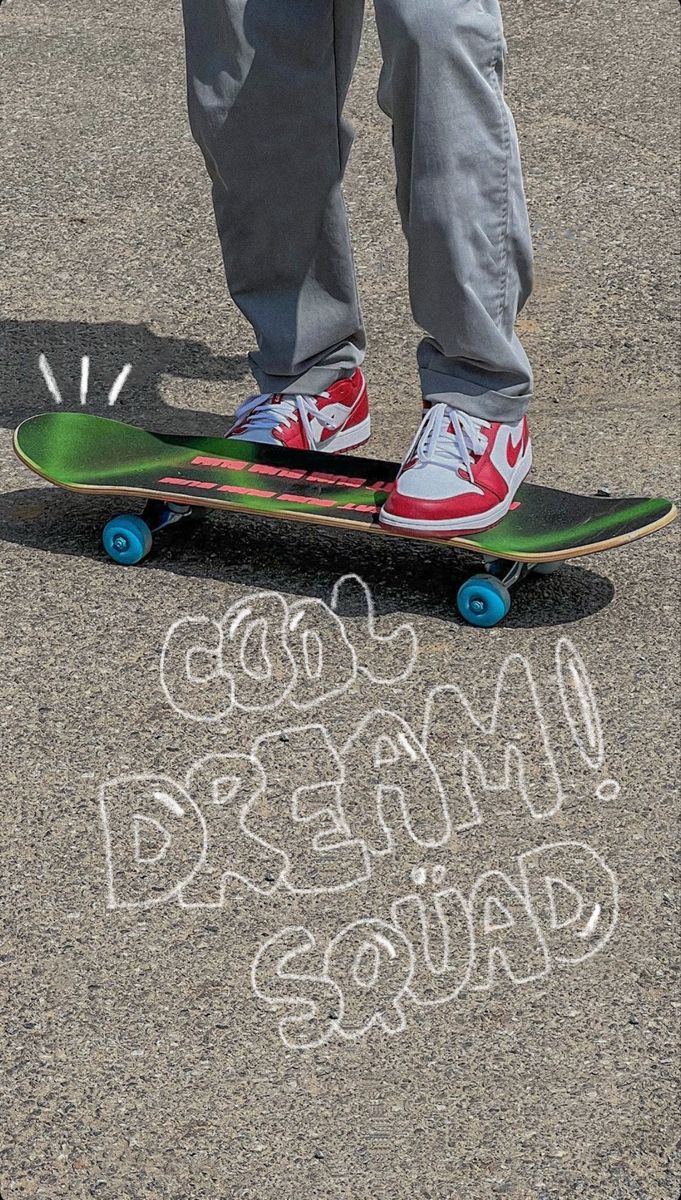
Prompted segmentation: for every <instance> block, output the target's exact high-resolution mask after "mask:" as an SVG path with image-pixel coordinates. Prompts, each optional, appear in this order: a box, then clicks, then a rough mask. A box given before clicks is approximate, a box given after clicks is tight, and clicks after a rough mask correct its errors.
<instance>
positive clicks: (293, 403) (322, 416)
mask: <svg viewBox="0 0 681 1200" xmlns="http://www.w3.org/2000/svg"><path fill="white" fill-rule="evenodd" d="M275 396H276V397H277V403H276V404H274V403H273V400H274V397H275ZM319 396H322V397H324V399H328V398H329V393H328V392H319V393H318V395H317V396H305V395H299V396H296V395H294V394H293V393H292V392H291V393H289V392H284V393H281V392H263V393H262V394H261V395H259V396H249V397H248V399H247V400H244V402H243V404H240V405H239V407H238V409H237V410H236V413H235V417H234V423H235V424H236V425H238V424H240V423H241V422H246V423H247V424H248V425H249V426H251V428H254V429H270V430H274V429H277V428H278V427H279V426H280V425H283V426H285V427H286V428H288V427H289V426H290V425H291V422H292V421H295V420H296V417H297V418H298V419H299V420H300V423H301V425H302V426H303V429H304V430H305V432H306V434H307V436H308V440H309V441H312V439H313V434H312V429H311V426H310V421H311V419H312V418H313V417H314V418H315V420H317V421H319V423H320V425H324V426H325V427H328V426H330V425H335V423H336V421H335V418H334V417H332V416H329V415H328V414H327V413H325V412H324V411H323V410H322V409H319V408H318V407H317V400H318V398H319Z"/></svg>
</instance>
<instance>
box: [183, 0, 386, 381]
mask: <svg viewBox="0 0 681 1200" xmlns="http://www.w3.org/2000/svg"><path fill="white" fill-rule="evenodd" d="M363 6H364V0H183V8H184V22H185V37H186V50H187V81H188V99H189V116H190V124H191V128H192V132H193V134H194V137H195V139H196V141H197V142H198V144H199V146H200V148H201V150H202V152H203V155H204V158H205V160H206V165H207V167H208V171H209V173H210V176H211V179H212V181H213V202H214V207H215V216H216V222H217V228H218V234H219V237H220V243H221V246H222V254H223V260H224V264H225V272H226V276H227V284H228V287H229V291H230V294H231V296H232V299H233V300H234V302H235V303H236V304H237V306H238V307H239V309H240V310H241V312H242V313H243V314H244V316H245V317H246V318H247V320H248V321H249V322H250V324H251V325H252V327H253V330H254V332H255V336H256V340H257V344H258V349H257V352H253V353H251V354H250V355H249V361H250V364H251V368H252V370H253V374H254V375H255V378H256V380H257V383H258V386H259V389H260V391H262V392H283V391H289V392H290V391H295V392H299V391H303V392H310V393H314V392H319V391H322V390H323V389H324V388H326V387H328V386H329V385H330V384H331V383H333V382H334V381H335V380H336V379H338V378H340V377H342V376H345V375H351V374H352V373H353V371H354V370H355V368H356V367H357V366H358V364H359V363H360V362H361V361H362V360H363V358H364V351H365V345H366V340H365V334H364V328H363V320H362V313H361V308H360V302H359V297H358V294H357V285H356V280H355V271H354V264H353V258H352V249H351V244H350V235H349V230H348V221H347V212H346V208H345V201H344V198H343V194H342V190H341V181H342V177H343V174H344V171H345V166H346V163H347V159H348V155H349V152H350V147H351V145H352V142H353V140H354V131H353V129H352V127H351V126H350V125H349V123H348V122H346V121H345V120H344V118H343V117H342V108H343V104H344V101H345V97H346V94H347V91H348V87H349V85H350V81H351V77H352V73H353V69H354V66H355V63H356V60H357V54H358V50H359V44H360V37H361V29H362V16H363Z"/></svg>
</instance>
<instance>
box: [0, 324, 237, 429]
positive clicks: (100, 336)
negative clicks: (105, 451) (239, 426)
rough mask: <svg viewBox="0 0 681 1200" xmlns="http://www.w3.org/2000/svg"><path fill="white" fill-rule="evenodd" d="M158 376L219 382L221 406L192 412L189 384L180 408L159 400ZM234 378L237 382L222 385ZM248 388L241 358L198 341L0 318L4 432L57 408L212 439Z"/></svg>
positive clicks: (113, 327) (138, 330)
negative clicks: (114, 393)
mask: <svg viewBox="0 0 681 1200" xmlns="http://www.w3.org/2000/svg"><path fill="white" fill-rule="evenodd" d="M41 355H44V356H45V359H46V360H47V362H48V364H49V367H50V370H51V372H52V375H53V377H54V380H55V382H56V384H57V387H58V389H59V393H60V394H61V397H62V401H63V402H62V403H61V404H57V403H56V401H55V399H54V397H53V396H52V395H51V394H50V390H49V388H48V385H47V383H46V382H45V378H44V375H43V373H42V371H41V369H40V365H39V359H40V356H41ZM85 356H87V357H88V358H89V360H90V363H89V380H88V388H87V406H86V407H85V408H83V406H82V405H81V403H80V388H81V360H82V358H83V357H85ZM127 363H130V365H131V371H130V373H129V375H128V376H127V378H126V379H125V382H124V384H123V387H122V388H121V391H120V394H119V396H118V398H117V400H116V402H115V404H114V405H113V406H111V405H109V393H110V391H111V388H112V386H113V384H114V382H115V380H116V379H117V377H118V376H119V375H120V372H121V371H122V369H123V368H124V367H125V366H126V364H127ZM164 376H165V377H167V376H171V377H174V378H176V379H178V378H179V379H186V380H202V381H208V382H216V383H224V384H225V405H224V409H223V410H222V411H220V412H217V413H215V412H206V411H205V409H203V410H202V409H200V408H198V409H197V408H196V407H194V404H195V403H196V398H195V396H192V395H191V389H190V388H187V400H188V404H187V407H183V406H178V405H177V404H175V403H173V404H169V403H167V401H166V400H164V398H163V378H164ZM242 380H243V386H241V387H238V388H234V387H233V386H231V387H230V385H234V384H235V383H239V384H241V381H242ZM255 390H256V388H255V385H254V382H253V379H252V376H251V375H250V371H249V367H248V360H247V358H246V356H245V355H241V354H239V355H227V356H222V355H217V354H213V352H212V351H211V350H210V349H209V348H208V346H205V345H204V344H203V343H202V342H199V341H191V340H187V339H183V338H172V337H159V336H158V335H157V334H155V333H153V332H152V330H151V329H149V328H148V327H147V326H146V325H132V324H127V323H125V322H123V321H106V322H103V323H101V324H96V323H89V322H87V321H0V426H4V427H5V428H6V429H14V428H15V426H17V425H18V424H19V423H20V421H23V420H25V419H26V418H27V417H31V416H33V415H34V414H35V413H39V412H46V411H47V410H49V409H54V410H55V411H56V410H57V409H59V410H60V411H75V410H77V411H81V412H82V411H85V412H94V413H97V414H98V415H100V416H105V417H113V418H115V419H116V420H118V421H129V422H131V423H132V424H135V425H143V426H144V427H145V428H147V429H152V430H154V431H157V432H159V433H186V432H187V430H189V429H190V430H191V431H192V433H197V434H208V435H210V434H213V435H217V436H220V435H222V434H223V433H224V432H225V428H226V426H227V424H228V423H229V417H230V415H231V413H232V412H233V411H234V408H235V407H236V402H237V401H238V399H241V398H242V396H243V395H244V394H246V393H247V392H248V391H255ZM192 400H193V401H194V404H192V403H191V401H192Z"/></svg>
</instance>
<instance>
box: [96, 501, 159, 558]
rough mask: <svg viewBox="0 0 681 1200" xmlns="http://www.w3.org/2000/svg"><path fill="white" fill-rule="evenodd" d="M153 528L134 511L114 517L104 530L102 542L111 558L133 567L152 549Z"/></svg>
mask: <svg viewBox="0 0 681 1200" xmlns="http://www.w3.org/2000/svg"><path fill="white" fill-rule="evenodd" d="M152 541H153V539H152V536H151V530H150V528H149V526H148V525H147V523H146V521H143V520H142V518H141V517H138V516H135V515H134V514H132V513H125V514H124V515H123V516H122V517H114V518H113V519H112V520H111V521H109V522H107V524H106V525H105V526H104V530H103V532H102V542H103V543H104V549H105V550H106V552H107V554H108V555H109V558H112V559H113V561H114V562H117V563H122V564H123V565H124V566H126V567H131V566H133V565H134V564H135V563H138V562H141V561H142V559H143V558H146V556H147V554H148V553H149V551H150V550H151V544H152Z"/></svg>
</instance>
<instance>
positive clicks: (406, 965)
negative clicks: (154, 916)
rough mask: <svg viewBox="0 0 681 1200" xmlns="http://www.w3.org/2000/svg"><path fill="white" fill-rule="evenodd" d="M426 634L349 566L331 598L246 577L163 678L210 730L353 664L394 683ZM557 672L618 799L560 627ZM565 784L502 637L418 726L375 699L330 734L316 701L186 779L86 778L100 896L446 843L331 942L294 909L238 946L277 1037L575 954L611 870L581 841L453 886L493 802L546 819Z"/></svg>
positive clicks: (577, 735)
mask: <svg viewBox="0 0 681 1200" xmlns="http://www.w3.org/2000/svg"><path fill="white" fill-rule="evenodd" d="M348 589H349V590H353V589H354V591H355V592H356V593H358V594H359V596H360V597H362V598H363V601H364V606H365V607H364V619H363V620H362V621H359V622H357V623H356V626H355V628H354V629H353V631H352V632H353V636H351V634H350V631H349V630H348V627H347V625H346V622H344V621H343V620H342V619H341V617H340V616H339V615H338V611H337V609H338V604H339V597H340V595H341V592H344V593H345V592H347V590H348ZM418 653H419V646H418V640H417V638H416V634H415V632H414V629H413V628H412V626H410V625H401V626H400V627H399V628H398V629H396V630H394V631H393V632H392V633H391V634H390V635H388V636H387V637H386V636H382V635H379V634H378V633H377V631H376V627H375V614H374V607H373V601H372V597H371V593H370V592H369V589H368V588H367V587H366V585H365V584H364V583H363V582H362V581H361V580H359V579H358V578H357V577H356V576H346V577H343V579H341V580H339V581H338V583H337V584H336V587H335V588H334V592H333V596H332V602H331V606H330V607H328V606H327V605H325V604H324V603H323V602H322V601H320V600H311V599H305V600H301V601H297V602H295V603H293V604H290V605H289V604H287V602H286V601H285V599H284V598H283V597H282V596H281V595H279V594H278V593H259V594H257V595H255V596H249V597H247V598H246V599H244V600H243V601H239V602H238V603H237V604H235V605H233V606H232V608H230V609H229V611H228V612H227V614H226V615H225V617H224V618H223V620H222V621H219V622H215V621H211V620H209V619H208V618H204V617H184V618H182V619H181V620H180V621H177V622H175V624H174V625H173V626H172V627H171V629H170V630H169V632H168V635H167V637H166V639H165V643H164V646H163V651H162V655H161V686H162V688H163V691H164V694H165V696H166V697H167V699H168V701H169V703H170V704H171V705H172V707H173V708H174V709H175V711H176V712H178V713H180V714H181V715H182V716H183V717H185V718H187V719H189V720H192V721H203V722H210V723H214V724H216V725H217V726H219V727H221V732H222V726H224V723H226V722H227V721H228V720H229V719H230V718H231V717H232V716H233V715H234V713H235V712H236V711H237V710H243V711H263V712H268V711H272V710H274V709H277V708H278V707H280V706H281V705H283V704H284V703H287V704H289V705H290V706H291V707H292V708H293V709H294V710H298V711H302V710H309V709H311V708H313V707H315V706H318V705H321V704H323V703H326V702H329V701H333V700H334V699H336V698H337V697H338V696H339V695H341V694H342V693H343V692H345V691H347V690H348V689H349V688H350V687H351V686H352V685H353V684H354V683H355V682H356V681H357V679H358V678H359V677H360V676H362V675H363V676H364V677H366V678H367V679H368V680H370V681H371V682H372V683H380V684H382V685H386V686H388V685H397V686H399V684H400V683H401V682H402V681H403V680H404V679H406V678H407V676H408V675H409V674H410V673H411V672H412V670H413V669H414V666H415V664H416V661H417V658H418ZM552 680H553V684H554V689H555V691H556V692H557V701H558V707H559V711H560V713H561V717H562V725H563V729H564V731H566V736H567V738H568V740H569V744H570V745H571V746H572V747H573V750H576V752H577V754H578V756H579V757H580V759H581V760H582V763H583V765H584V766H585V767H586V768H587V773H589V772H591V773H593V774H592V775H591V778H592V779H593V780H594V790H595V794H596V796H597V797H598V798H599V799H601V800H611V799H613V798H614V797H615V796H616V795H617V792H618V784H617V782H616V781H615V780H612V779H607V778H602V776H603V775H604V771H603V768H604V762H605V749H604V742H603V733H602V726H601V721H600V716H599V712H598V706H597V703H596V698H595V694H594V689H593V687H592V684H591V681H590V679H589V676H588V673H587V670H586V667H585V664H584V662H583V661H582V659H581V656H580V655H579V652H578V651H577V649H576V647H575V646H574V644H573V643H572V642H571V641H570V640H569V639H568V638H560V639H559V640H558V642H557V644H556V648H555V674H554V675H553V676H552ZM596 773H597V774H598V779H596V778H595V775H596ZM564 794H565V793H564V788H563V783H562V780H561V774H560V772H559V769H558V765H557V761H556V754H555V752H554V748H553V744H552V736H551V727H550V722H549V721H548V719H547V716H546V713H545V710H544V705H543V702H542V695H541V692H540V688H539V687H538V685H537V682H536V680H535V676H534V672H533V667H532V664H531V663H530V662H529V661H528V659H526V658H525V657H524V656H522V655H520V654H511V655H509V656H508V657H507V658H506V659H505V660H504V662H503V663H502V665H501V667H500V669H499V672H498V677H497V680H496V686H495V689H494V697H493V700H492V704H491V710H490V711H489V712H488V713H487V715H484V716H483V715H481V714H479V713H477V712H476V711H475V710H474V708H473V706H472V705H471V703H470V702H469V700H468V698H467V697H466V695H465V693H464V692H463V690H462V689H461V688H460V687H459V686H458V685H456V684H446V685H441V686H436V687H434V688H432V689H431V691H430V692H429V694H428V696H427V698H426V702H425V706H424V712H423V717H422V722H421V725H420V728H419V730H418V731H416V730H415V729H414V728H413V727H412V725H410V724H409V723H408V722H407V721H406V720H405V719H404V718H403V717H402V716H400V715H399V714H397V713H395V712H392V711H390V710H389V709H387V708H385V707H380V708H375V709H372V710H371V711H370V712H367V713H364V714H363V715H362V716H361V718H360V719H359V720H358V722H357V725H356V727H355V729H354V731H353V732H352V734H351V735H350V737H348V738H347V739H346V740H345V741H344V742H343V743H342V744H339V745H337V744H336V742H335V741H334V738H333V736H332V733H331V732H330V731H329V729H328V728H327V727H326V725H324V724H322V723H321V722H320V721H318V720H315V721H312V722H307V723H303V722H300V723H293V724H289V725H286V726H285V727H282V728H280V729H277V730H268V731H267V732H265V733H263V734H261V735H260V736H259V737H258V738H256V740H255V741H254V742H253V744H252V745H251V746H250V748H248V750H247V752H243V751H241V752H231V753H215V754H209V755H207V756H205V757H203V758H201V759H199V760H198V761H197V762H195V763H194V764H193V765H192V766H191V768H190V770H189V771H188V773H187V775H186V778H185V779H184V780H182V781H178V780H176V779H173V778H170V777H168V776H165V775H153V774H136V775H125V776H122V777H119V778H116V779H111V780H108V781H106V782H105V783H104V784H103V785H102V787H101V789H100V797H99V799H100V812H101V819H102V828H103V835H104V847H105V853H106V861H107V878H108V904H109V907H110V908H111V909H114V910H121V909H128V910H129V909H149V908H152V907H154V906H157V905H159V904H164V903H168V902H173V903H175V904H178V905H180V906H181V907H182V908H185V909H199V908H206V909H218V908H222V907H223V906H225V905H226V904H227V903H228V898H229V895H230V894H233V893H234V891H236V892H242V893H244V892H245V893H253V894H254V895H255V896H259V897H261V898H271V897H273V896H274V895H275V893H277V894H278V895H279V896H285V895H286V894H289V895H291V896H305V895H309V896H313V895H320V894H334V893H348V892H350V891H352V889H355V888H358V887H363V888H365V889H366V885H367V883H368V881H370V880H371V879H372V878H373V877H374V876H376V875H377V874H378V873H380V872H381V870H382V869H384V868H386V867H387V866H388V865H389V864H390V863H391V862H392V863H395V862H398V863H399V862H401V861H404V859H405V857H407V861H409V860H411V862H413V860H414V856H415V855H416V857H417V859H420V860H421V861H424V859H427V857H428V856H429V855H431V856H432V855H433V853H436V854H437V855H438V857H442V858H444V857H445V854H446V855H447V856H448V857H447V861H448V864H449V865H448V866H445V865H444V863H442V862H438V863H436V864H435V865H429V866H428V867H424V866H416V867H415V868H414V869H413V870H412V873H411V885H412V886H411V888H410V890H409V891H408V893H407V894H404V895H401V896H399V897H397V898H396V899H394V900H393V901H392V902H391V903H390V907H389V911H385V912H384V913H383V914H381V916H379V917H373V916H372V917H368V918H363V919H361V920H357V921H353V922H351V923H350V924H347V925H346V926H345V927H344V928H342V929H341V930H340V931H339V932H338V933H337V934H336V935H335V936H334V937H333V938H331V939H330V940H327V941H326V942H325V943H324V944H321V943H320V942H319V940H318V938H317V937H316V936H315V934H314V933H313V932H312V931H310V930H309V929H307V928H306V927H305V926H302V925H296V926H286V927H285V928H283V929H281V930H280V931H278V932H276V933H275V934H273V935H272V936H271V937H269V938H268V939H267V940H266V941H265V942H264V944H263V945H262V946H261V947H260V949H259V950H258V952H257V954H256V956H255V959H254V961H253V964H252V970H251V983H252V988H253V992H254V994H255V996H256V997H257V998H258V999H259V1000H261V1001H263V1002H264V1003H266V1004H267V1005H268V1006H269V1007H270V1008H271V1009H272V1010H274V1011H277V1012H279V1014H280V1016H279V1023H278V1029H279V1034H280V1037H281V1039H282V1041H283V1043H284V1044H285V1045H286V1046H287V1047H289V1048H296V1049H297V1048H309V1047H312V1046H319V1045H321V1044H322V1043H324V1042H326V1041H328V1040H329V1039H330V1038H332V1037H339V1038H343V1039H350V1040H352V1039H357V1038H360V1037H362V1036H363V1035H364V1034H366V1033H367V1032H368V1031H369V1030H370V1029H372V1028H373V1027H376V1028H379V1029H381V1030H382V1031H383V1032H384V1033H388V1034H392V1033H397V1032H400V1031H401V1030H402V1029H404V1027H405V1024H406V1021H407V1014H408V1012H409V1011H410V1009H411V1010H415V1009H418V1007H419V1006H421V1007H426V1006H429V1007H432V1006H436V1005H442V1004H447V1003H450V1002H452V1001H453V1000H455V999H456V998H457V997H459V996H461V995H462V993H464V992H468V993H475V992H480V991H484V990H486V989H489V988H491V987H492V986H494V984H495V983H496V982H498V981H499V980H500V979H503V978H505V979H506V980H507V981H509V982H510V983H511V984H518V985H522V984H527V983H530V982H533V981H536V980H541V979H543V978H544V977H546V976H547V975H548V974H549V972H550V971H551V968H552V965H554V964H557V963H560V964H566V965H568V966H576V965H578V964H580V963H582V962H585V961H586V960H587V959H590V958H592V957H593V956H594V955H595V954H597V953H598V952H599V951H600V950H602V949H603V947H604V946H605V945H606V944H607V942H608V941H609V939H610V937H611V936H612V933H613V930H614V928H615V925H616V922H617V911H618V887H617V880H616V878H615V876H614V874H613V872H612V871H611V870H610V868H609V867H608V866H607V864H606V862H605V860H604V859H603V857H602V856H601V855H600V853H598V851H596V850H594V849H592V848H591V847H590V846H588V845H586V844H585V843H583V842H581V841H571V840H568V839H564V838H560V839H558V840H552V839H550V838H549V839H547V840H545V841H544V842H543V844H542V845H540V846H539V847H537V848H532V849H529V850H527V851H526V852H524V853H522V854H520V855H518V856H517V857H516V858H515V859H514V860H513V861H512V862H511V863H506V864H504V865H505V868H506V869H505V870H503V871H502V870H499V869H494V870H485V871H483V872H482V873H481V874H480V875H479V876H478V877H477V878H476V879H475V880H474V882H473V884H472V886H470V885H468V886H467V887H465V888H464V886H463V884H462V880H461V878H460V877H459V873H458V872H457V862H458V861H459V860H458V858H457V856H455V855H454V854H453V853H451V852H450V851H451V846H450V843H451V841H452V838H453V837H456V838H457V839H460V838H462V837H463V838H464V839H465V835H466V834H468V835H470V834H471V833H472V832H473V831H474V830H475V829H476V828H477V827H479V826H481V825H482V824H483V822H484V821H485V819H486V817H487V815H488V813H489V812H491V811H495V810H498V809H499V808H500V807H501V809H502V810H504V811H505V813H506V814H507V815H509V814H510V815H513V814H518V815H522V816H524V817H525V818H527V819H529V821H530V822H534V821H536V822H540V821H541V822H546V821H547V820H550V819H551V818H552V817H555V816H556V814H557V813H558V812H559V811H560V808H561V805H562V803H563V800H564ZM441 852H442V853H441ZM452 876H454V878H453V879H452ZM424 892H425V895H424V894H423V893H424Z"/></svg>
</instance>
